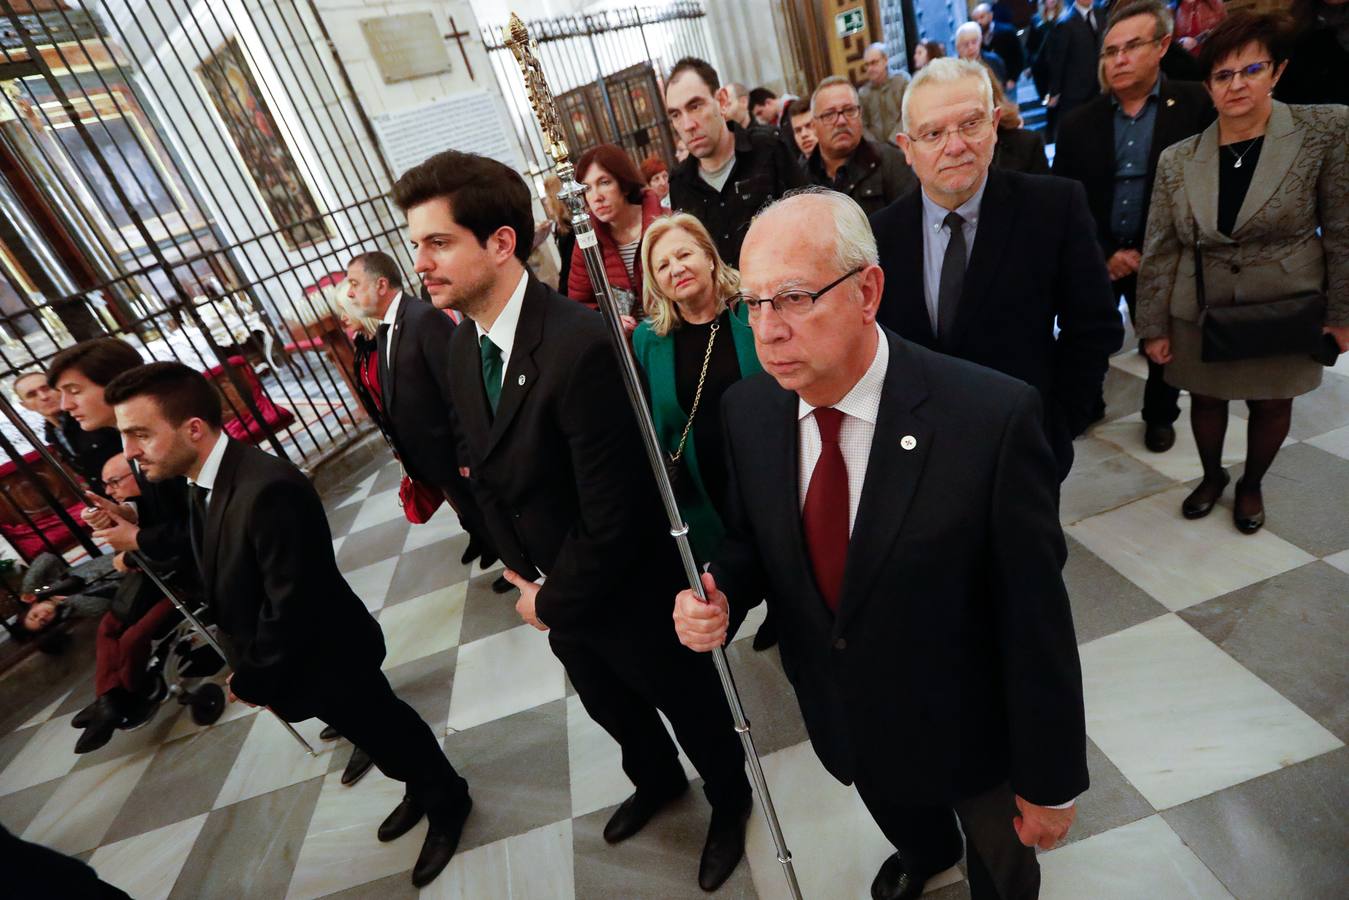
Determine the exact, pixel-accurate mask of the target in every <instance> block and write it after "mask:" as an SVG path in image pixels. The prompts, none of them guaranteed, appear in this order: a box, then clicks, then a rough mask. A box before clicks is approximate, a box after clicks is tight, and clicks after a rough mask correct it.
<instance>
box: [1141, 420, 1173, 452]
mask: <svg viewBox="0 0 1349 900" xmlns="http://www.w3.org/2000/svg"><path fill="white" fill-rule="evenodd" d="M1175 443H1176V429H1175V427H1174V426H1171V425H1161V424H1158V423H1155V422H1149V423H1148V424H1147V427H1145V428H1144V429H1143V446H1144V447H1147V448H1148V449H1149V450H1151V451H1152V452H1153V453H1165V452H1166V451H1168V450H1170V449H1171V448H1172V447H1173V446H1174V445H1175Z"/></svg>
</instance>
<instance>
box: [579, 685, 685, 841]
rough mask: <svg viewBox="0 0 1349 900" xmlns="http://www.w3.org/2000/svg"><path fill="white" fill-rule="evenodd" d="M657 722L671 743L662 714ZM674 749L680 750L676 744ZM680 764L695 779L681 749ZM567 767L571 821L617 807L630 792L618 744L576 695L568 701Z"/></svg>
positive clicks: (670, 729)
mask: <svg viewBox="0 0 1349 900" xmlns="http://www.w3.org/2000/svg"><path fill="white" fill-rule="evenodd" d="M660 719H661V722H662V723H663V724H664V725H665V730H666V731H667V732H669V733H670V739H671V740H674V730H673V729H672V728H671V727H670V723H669V721H668V720H667V719H666V718H665V716H664V714H661V716H660ZM675 746H676V747H678V746H679V744H678V742H676V743H675ZM679 763H680V765H682V766H683V767H684V774H685V775H687V776H688V777H689V778H690V779H694V778H697V777H698V770H697V769H695V768H694V767H693V763H691V762H689V758H688V757H687V756H685V755H684V751H683V750H682V749H681V750H680V751H679ZM567 766H568V772H569V774H570V776H571V814H572V816H573V817H575V816H584V815H586V814H587V813H592V812H594V811H595V810H597V809H604V808H605V807H609V806H616V805H618V804H619V803H622V802H623V801H624V800H626V799H627V797H628V795H629V794H631V793H632V791H633V784H632V782H631V781H629V780H628V776H627V775H625V774H624V773H623V754H622V752H621V751H620V750H619V747H618V742H617V741H615V740H614V739H613V738H611V737H609V733H608V732H607V731H605V730H604V729H603V728H601V727H600V726H599V724H598V723H596V722H595V720H594V719H592V718H590V714H589V713H587V712H586V711H585V706H584V705H582V703H581V698H580V697H578V696H576V695H575V694H573V695H571V696H570V697H568V698H567Z"/></svg>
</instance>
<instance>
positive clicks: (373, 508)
mask: <svg viewBox="0 0 1349 900" xmlns="http://www.w3.org/2000/svg"><path fill="white" fill-rule="evenodd" d="M401 518H403V507H401V506H399V505H398V489H397V488H394V489H393V490H390V491H384V492H382V493H379V494H372V495H370V496H369V497H367V498H366V501H365V503H364V504H362V505H361V511H360V512H358V513H357V514H356V518H355V519H353V520H352V523H351V528H350V529H349V530H348V531H347V533H348V534H355V533H356V532H358V531H362V530H364V529H366V528H369V527H371V526H372V525H379V524H381V523H383V522H392V521H393V520H394V519H401Z"/></svg>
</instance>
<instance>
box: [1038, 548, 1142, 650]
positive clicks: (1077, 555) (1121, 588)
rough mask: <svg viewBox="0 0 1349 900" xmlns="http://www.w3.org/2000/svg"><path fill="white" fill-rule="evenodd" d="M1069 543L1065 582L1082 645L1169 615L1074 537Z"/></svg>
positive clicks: (1079, 641)
mask: <svg viewBox="0 0 1349 900" xmlns="http://www.w3.org/2000/svg"><path fill="white" fill-rule="evenodd" d="M1067 541H1068V562H1067V564H1066V565H1065V566H1064V567H1063V581H1064V584H1066V585H1067V587H1068V600H1069V602H1070V603H1071V604H1072V608H1073V625H1074V626H1075V627H1076V629H1077V642H1078V643H1079V644H1085V643H1087V642H1088V641H1094V640H1095V639H1096V638H1099V637H1104V636H1106V635H1108V634H1114V633H1115V632H1117V631H1121V630H1123V629H1125V628H1130V627H1132V626H1134V625H1137V624H1138V623H1139V622H1146V621H1147V620H1148V619H1154V618H1156V617H1157V616H1160V615H1162V614H1163V613H1165V612H1166V607H1164V606H1162V604H1160V603H1158V602H1157V601H1156V600H1154V599H1152V598H1151V597H1149V596H1148V595H1147V594H1146V593H1144V592H1143V590H1142V588H1140V587H1138V586H1137V585H1135V584H1134V583H1133V582H1132V581H1130V580H1129V579H1127V578H1125V577H1124V576H1123V575H1121V574H1120V573H1119V572H1116V571H1115V570H1114V569H1113V568H1111V566H1110V565H1109V564H1108V563H1106V562H1105V561H1104V560H1102V559H1101V558H1100V557H1099V556H1097V555H1096V554H1095V553H1092V552H1091V551H1090V550H1088V549H1087V548H1086V547H1084V546H1082V545H1081V544H1080V543H1078V542H1077V541H1075V540H1073V539H1072V538H1067Z"/></svg>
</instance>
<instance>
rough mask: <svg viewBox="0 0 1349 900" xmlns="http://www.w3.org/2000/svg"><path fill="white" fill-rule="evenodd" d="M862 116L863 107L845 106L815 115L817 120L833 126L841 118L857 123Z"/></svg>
mask: <svg viewBox="0 0 1349 900" xmlns="http://www.w3.org/2000/svg"><path fill="white" fill-rule="evenodd" d="M861 115H862V107H860V106H845V107H843V108H842V109H830V110H826V111H825V112H822V113H817V114H816V115H815V118H816V119H819V120H820V121H821V122H823V123H824V124H826V125H833V124H834V123H835V122H837V121H838V120H839V117H840V116H842V117H843V118H845V119H847V120H848V121H849V122H855V121H857V119H858V118H860V117H861Z"/></svg>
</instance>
